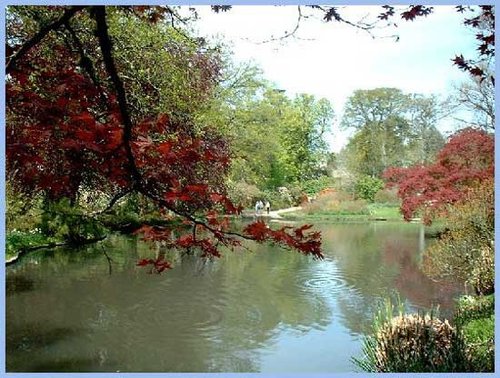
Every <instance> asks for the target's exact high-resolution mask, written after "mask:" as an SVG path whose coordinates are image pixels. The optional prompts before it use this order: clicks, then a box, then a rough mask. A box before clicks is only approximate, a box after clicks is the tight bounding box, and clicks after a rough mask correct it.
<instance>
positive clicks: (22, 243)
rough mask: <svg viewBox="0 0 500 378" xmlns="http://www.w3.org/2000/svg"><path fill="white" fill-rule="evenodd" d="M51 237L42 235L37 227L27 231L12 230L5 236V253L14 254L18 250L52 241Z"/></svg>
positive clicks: (8, 255) (9, 255)
mask: <svg viewBox="0 0 500 378" xmlns="http://www.w3.org/2000/svg"><path fill="white" fill-rule="evenodd" d="M54 241H55V240H54V239H53V238H50V237H47V236H46V235H43V234H42V233H41V232H40V230H39V229H37V228H36V229H33V230H31V231H29V232H24V231H17V230H13V231H11V232H8V233H7V235H6V237H5V253H6V255H7V257H11V256H15V255H17V254H18V253H19V252H20V251H22V250H24V249H28V248H32V247H37V246H40V245H45V244H49V243H52V242H54Z"/></svg>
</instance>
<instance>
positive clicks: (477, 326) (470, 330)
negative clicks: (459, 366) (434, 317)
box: [454, 295, 495, 372]
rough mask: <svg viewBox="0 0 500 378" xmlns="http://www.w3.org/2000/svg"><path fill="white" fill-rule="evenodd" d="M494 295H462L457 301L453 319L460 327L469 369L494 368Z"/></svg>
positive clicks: (481, 370)
mask: <svg viewBox="0 0 500 378" xmlns="http://www.w3.org/2000/svg"><path fill="white" fill-rule="evenodd" d="M494 312H495V299H494V295H488V296H464V297H462V298H460V300H459V302H458V309H457V312H456V314H455V317H454V321H455V323H456V324H457V326H459V327H460V328H461V329H462V332H463V335H464V339H465V342H466V351H467V358H468V360H469V364H470V370H471V371H476V372H488V371H493V370H494V361H495V353H494V339H495V316H494Z"/></svg>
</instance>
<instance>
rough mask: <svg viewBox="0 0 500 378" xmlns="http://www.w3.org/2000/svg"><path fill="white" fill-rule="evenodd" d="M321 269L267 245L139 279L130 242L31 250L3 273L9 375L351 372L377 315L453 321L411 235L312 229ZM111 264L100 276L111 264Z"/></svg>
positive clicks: (447, 299) (188, 260)
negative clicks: (393, 304)
mask: <svg viewBox="0 0 500 378" xmlns="http://www.w3.org/2000/svg"><path fill="white" fill-rule="evenodd" d="M316 227H317V228H318V229H320V230H321V231H322V233H323V243H324V254H325V259H324V260H321V261H320V260H313V259H311V258H309V257H306V256H302V255H300V254H298V253H296V252H292V251H286V250H283V249H279V248H276V247H271V246H269V245H250V246H249V247H250V249H251V251H247V250H241V251H235V252H227V253H225V254H224V256H223V257H222V258H221V259H218V260H215V261H213V262H210V261H209V262H204V261H203V260H200V259H197V258H194V257H192V256H184V257H182V258H181V257H179V256H177V257H175V258H174V262H175V267H174V269H172V270H170V271H168V272H166V273H163V274H161V275H156V274H152V275H151V274H147V270H145V269H144V268H141V267H137V266H136V262H137V261H138V259H140V258H143V257H150V256H151V255H150V254H151V252H150V250H149V248H150V247H149V246H148V245H146V244H145V243H143V242H141V241H140V240H138V239H137V238H136V237H129V236H122V235H112V236H110V237H109V238H108V239H107V240H106V241H104V242H101V243H100V244H97V245H94V246H87V247H84V248H79V249H78V250H75V249H73V250H71V249H63V248H60V249H57V250H53V251H48V252H47V251H45V252H42V251H40V252H36V253H32V254H30V255H28V256H26V257H24V258H23V259H22V260H21V261H20V262H19V263H17V264H15V265H14V266H11V267H9V268H7V270H6V285H7V287H6V290H7V291H6V316H7V324H6V326H7V333H6V348H7V354H6V357H7V358H6V367H7V371H8V372H16V371H19V372H20V371H22V372H35V371H37V372H41V371H68V372H80V371H88V372H95V371H103V372H116V371H121V372H220V371H222V372H267V373H271V372H350V371H357V368H356V367H355V366H354V364H353V363H352V362H351V357H353V356H360V353H361V342H362V339H363V336H364V335H365V334H366V333H368V332H369V331H370V324H371V320H372V318H373V314H374V313H375V312H376V310H377V308H378V307H377V306H379V305H380V303H381V302H382V301H383V298H385V297H387V296H391V297H393V298H394V297H395V296H399V297H400V299H401V301H403V302H404V305H405V308H406V311H409V312H416V311H419V310H425V309H429V308H431V306H439V307H440V314H441V315H449V314H450V313H451V312H452V311H453V306H454V298H456V297H457V296H458V295H459V294H460V293H461V289H462V285H460V284H458V283H435V282H433V281H431V280H430V279H428V278H427V277H426V276H425V275H424V274H423V273H422V272H421V270H420V268H419V259H420V258H421V251H422V249H423V248H424V246H425V244H426V243H429V240H426V239H424V235H423V228H422V227H421V226H420V225H415V224H400V223H385V222H378V223H375V222H374V223H366V224H365V223H360V224H333V223H332V224H326V223H325V224H319V225H316ZM106 255H107V256H108V257H109V258H110V259H111V263H110V264H108V258H107V257H106Z"/></svg>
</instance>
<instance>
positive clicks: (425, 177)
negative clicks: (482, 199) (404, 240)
mask: <svg viewBox="0 0 500 378" xmlns="http://www.w3.org/2000/svg"><path fill="white" fill-rule="evenodd" d="M493 150H494V138H493V136H492V135H490V134H488V133H486V132H485V131H481V130H475V129H472V128H467V129H464V130H460V131H458V132H457V133H455V134H454V135H453V136H452V137H451V138H450V140H449V141H448V142H447V143H446V145H445V146H444V147H443V149H442V150H441V151H440V152H439V154H438V156H437V159H436V162H435V163H433V164H429V165H416V166H413V167H410V168H390V169H388V170H386V171H385V172H384V179H385V180H386V181H387V183H388V187H393V186H396V185H397V186H398V195H399V197H400V198H401V200H402V206H401V212H402V213H403V216H404V218H405V219H406V220H409V219H411V218H412V217H413V216H414V215H415V214H416V213H417V211H420V212H421V213H422V215H423V218H424V221H425V222H426V223H427V224H430V223H431V222H432V218H433V217H435V216H436V215H440V214H443V213H444V212H446V210H447V209H448V206H449V205H450V204H453V203H455V202H457V201H459V200H461V199H463V198H464V197H465V196H466V195H467V193H468V191H467V189H468V188H470V187H472V186H474V185H477V184H478V183H481V182H483V181H485V180H489V179H491V178H492V177H493V172H494V156H493Z"/></svg>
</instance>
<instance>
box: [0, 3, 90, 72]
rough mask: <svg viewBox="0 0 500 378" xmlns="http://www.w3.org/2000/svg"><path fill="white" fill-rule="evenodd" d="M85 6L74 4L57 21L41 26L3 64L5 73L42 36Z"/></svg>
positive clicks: (59, 25)
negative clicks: (5, 63) (4, 64)
mask: <svg viewBox="0 0 500 378" xmlns="http://www.w3.org/2000/svg"><path fill="white" fill-rule="evenodd" d="M85 8H86V7H85V6H74V7H71V8H69V9H67V10H66V11H65V12H64V14H63V15H62V16H61V18H59V19H58V20H57V21H54V22H53V23H52V24H49V25H47V26H45V27H44V28H42V29H41V30H40V31H39V32H38V33H36V34H35V35H34V36H33V37H32V38H31V39H30V40H28V41H26V42H25V43H24V45H22V46H21V48H20V49H19V50H17V51H16V52H15V53H14V54H13V55H12V56H11V57H10V59H9V61H8V62H7V65H6V66H5V73H7V74H8V73H10V72H11V71H12V70H13V69H14V67H15V66H16V64H17V62H18V60H19V59H21V58H22V57H23V56H24V55H25V54H26V53H27V52H28V51H29V50H30V49H31V48H33V47H34V46H36V45H37V44H38V43H40V42H41V41H42V39H43V38H45V36H46V35H47V34H49V33H50V32H51V31H52V30H56V29H58V28H59V27H61V26H62V25H64V24H65V23H67V22H68V21H69V20H70V19H71V18H72V17H73V16H74V15H75V14H76V13H78V12H79V11H81V10H82V9H85Z"/></svg>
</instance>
